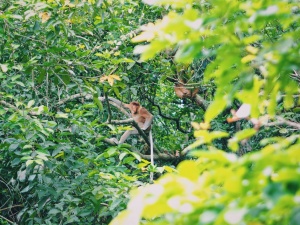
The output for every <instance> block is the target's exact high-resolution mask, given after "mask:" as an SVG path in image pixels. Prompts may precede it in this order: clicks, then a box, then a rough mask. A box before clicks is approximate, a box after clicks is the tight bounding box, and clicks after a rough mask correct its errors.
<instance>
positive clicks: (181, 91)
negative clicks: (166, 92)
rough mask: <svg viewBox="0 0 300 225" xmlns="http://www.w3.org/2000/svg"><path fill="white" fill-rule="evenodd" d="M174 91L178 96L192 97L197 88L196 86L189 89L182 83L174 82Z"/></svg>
mask: <svg viewBox="0 0 300 225" xmlns="http://www.w3.org/2000/svg"><path fill="white" fill-rule="evenodd" d="M174 91H175V94H176V95H177V96H178V97H179V98H194V97H195V95H196V94H197V93H198V91H199V89H198V88H196V89H194V90H193V91H191V90H190V89H187V88H186V86H185V85H184V84H183V83H177V84H175V87H174Z"/></svg>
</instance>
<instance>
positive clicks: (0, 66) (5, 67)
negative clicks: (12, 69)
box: [0, 64, 8, 73]
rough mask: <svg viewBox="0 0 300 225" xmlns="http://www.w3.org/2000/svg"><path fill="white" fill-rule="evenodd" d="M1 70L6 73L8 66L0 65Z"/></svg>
mask: <svg viewBox="0 0 300 225" xmlns="http://www.w3.org/2000/svg"><path fill="white" fill-rule="evenodd" d="M0 68H1V70H2V71H3V72H4V73H6V72H7V71H8V65H7V64H0Z"/></svg>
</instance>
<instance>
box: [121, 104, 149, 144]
mask: <svg viewBox="0 0 300 225" xmlns="http://www.w3.org/2000/svg"><path fill="white" fill-rule="evenodd" d="M124 106H125V107H126V108H129V109H130V112H131V115H132V118H133V119H134V121H135V122H136V123H137V124H138V125H139V127H140V128H141V129H142V130H144V131H146V132H148V131H150V130H151V123H152V120H153V115H152V114H151V113H149V112H148V110H147V109H145V108H144V107H142V106H141V105H140V103H138V102H130V103H129V104H124ZM138 133H139V132H138V131H137V129H135V128H133V130H127V131H125V133H124V134H123V135H122V137H121V139H120V141H119V144H122V143H124V142H125V141H126V139H127V138H128V137H129V136H130V135H131V134H138ZM150 141H151V140H150Z"/></svg>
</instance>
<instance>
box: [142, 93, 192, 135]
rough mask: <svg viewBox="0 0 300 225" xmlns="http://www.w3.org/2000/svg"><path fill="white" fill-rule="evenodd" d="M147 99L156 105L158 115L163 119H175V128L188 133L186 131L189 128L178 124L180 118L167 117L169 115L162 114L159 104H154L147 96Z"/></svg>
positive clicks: (188, 131) (187, 131)
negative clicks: (185, 128)
mask: <svg viewBox="0 0 300 225" xmlns="http://www.w3.org/2000/svg"><path fill="white" fill-rule="evenodd" d="M148 100H149V101H150V102H151V104H152V105H153V106H156V107H157V109H158V113H159V115H160V116H161V117H162V118H165V119H167V120H173V121H175V123H176V128H177V130H179V131H180V132H182V133H184V134H188V133H190V132H191V131H190V130H184V129H183V128H182V127H181V126H180V119H179V118H172V117H169V116H166V115H164V114H163V113H162V111H161V108H160V106H159V105H158V104H156V103H155V102H154V101H152V100H151V99H149V98H148Z"/></svg>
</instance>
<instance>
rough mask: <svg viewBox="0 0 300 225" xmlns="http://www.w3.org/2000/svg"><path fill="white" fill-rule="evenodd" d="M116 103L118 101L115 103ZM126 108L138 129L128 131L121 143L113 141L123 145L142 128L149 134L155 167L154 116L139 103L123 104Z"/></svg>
mask: <svg viewBox="0 0 300 225" xmlns="http://www.w3.org/2000/svg"><path fill="white" fill-rule="evenodd" d="M114 102H116V101H114ZM116 103H117V104H120V103H121V102H119V101H118V102H116ZM123 106H124V107H126V108H128V109H129V110H130V112H131V116H132V118H133V120H134V121H135V123H137V125H138V127H134V128H133V129H132V130H127V131H125V133H124V134H123V135H122V136H121V139H120V141H118V140H116V139H115V138H113V139H112V140H113V141H114V142H115V143H116V144H123V143H124V142H125V141H126V139H127V138H128V137H129V136H130V135H136V134H139V131H138V128H140V129H141V130H142V131H143V132H145V133H149V141H150V157H151V158H150V161H151V165H154V153H153V138H152V132H151V123H152V121H153V115H152V114H151V113H150V112H149V111H148V110H147V109H145V108H144V107H142V106H141V105H140V103H138V102H135V101H133V102H130V103H129V104H123ZM150 181H151V182H152V181H153V172H151V173H150Z"/></svg>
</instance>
